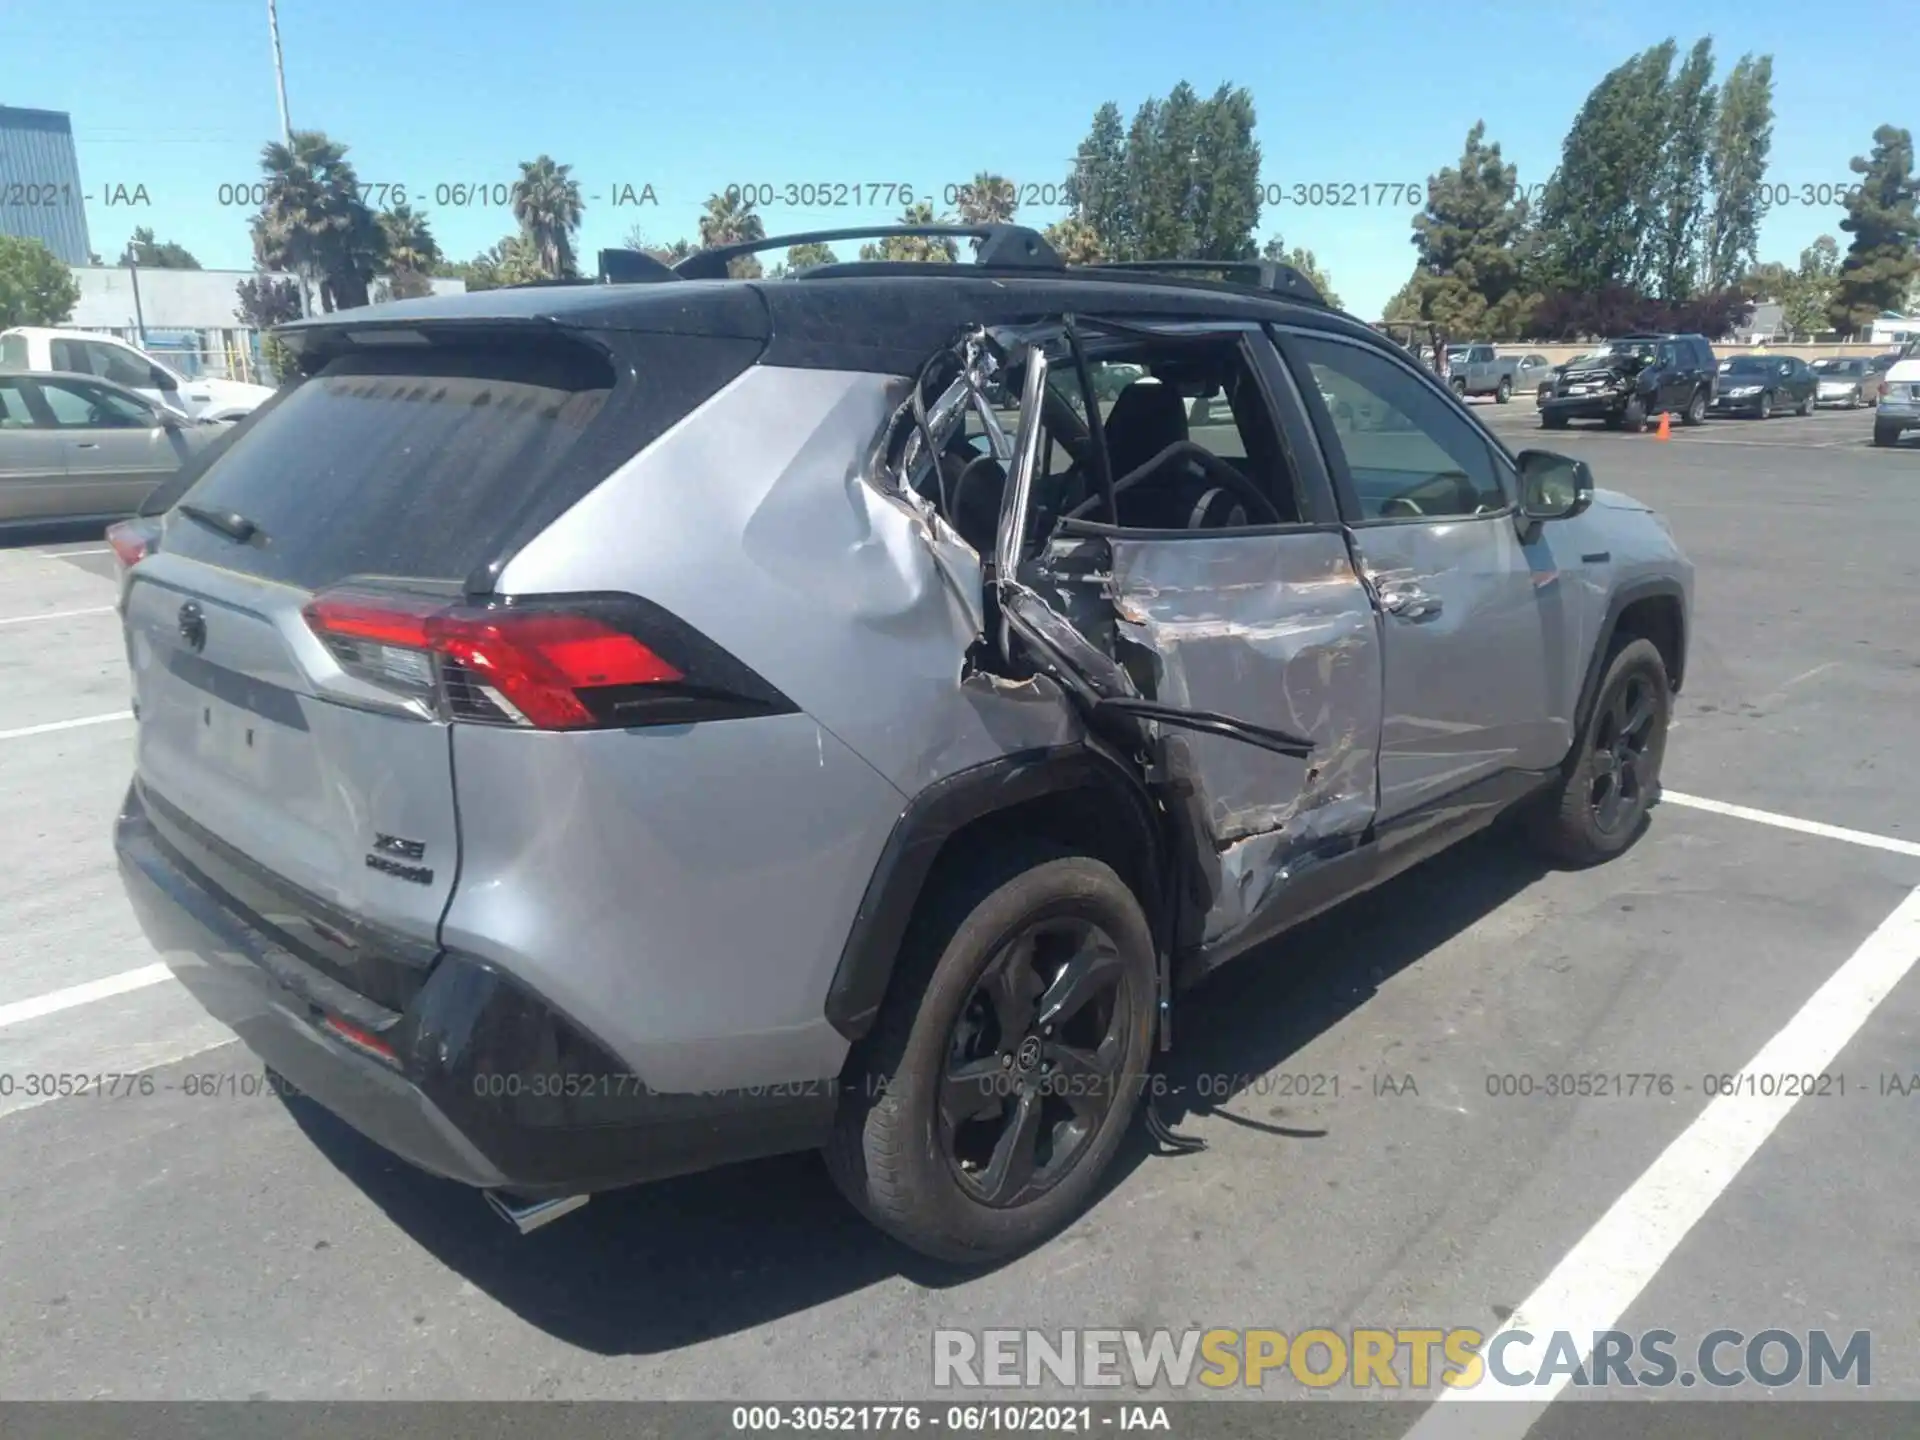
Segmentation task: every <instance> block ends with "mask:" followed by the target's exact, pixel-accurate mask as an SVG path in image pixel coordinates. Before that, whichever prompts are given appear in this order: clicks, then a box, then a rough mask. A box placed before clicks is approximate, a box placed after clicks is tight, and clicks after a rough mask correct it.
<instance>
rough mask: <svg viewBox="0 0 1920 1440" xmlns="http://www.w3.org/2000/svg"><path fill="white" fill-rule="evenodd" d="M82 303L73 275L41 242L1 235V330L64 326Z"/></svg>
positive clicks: (78, 287)
mask: <svg viewBox="0 0 1920 1440" xmlns="http://www.w3.org/2000/svg"><path fill="white" fill-rule="evenodd" d="M79 303H80V286H79V284H78V283H77V282H76V281H75V280H74V278H73V272H72V271H71V270H69V269H68V268H67V267H66V266H65V265H63V264H62V263H61V262H60V257H59V256H58V255H55V254H54V253H53V251H51V250H49V249H48V248H47V247H46V246H45V245H43V244H41V243H40V242H39V241H38V240H29V239H26V238H24V237H22V236H18V235H0V326H6V325H63V324H65V323H66V320H67V317H68V316H70V315H72V314H73V307H74V306H76V305H78V304H79Z"/></svg>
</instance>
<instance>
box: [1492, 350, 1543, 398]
mask: <svg viewBox="0 0 1920 1440" xmlns="http://www.w3.org/2000/svg"><path fill="white" fill-rule="evenodd" d="M1500 358H1501V359H1502V360H1511V361H1513V393H1514V394H1516V395H1531V394H1534V393H1536V392H1538V390H1539V389H1540V387H1541V386H1542V385H1544V384H1545V383H1546V380H1547V376H1548V374H1549V373H1551V371H1552V370H1553V362H1552V361H1551V360H1549V359H1547V357H1546V356H1544V355H1510V354H1503V355H1501V357H1500Z"/></svg>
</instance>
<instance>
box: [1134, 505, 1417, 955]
mask: <svg viewBox="0 0 1920 1440" xmlns="http://www.w3.org/2000/svg"><path fill="white" fill-rule="evenodd" d="M1112 552H1113V569H1112V581H1111V588H1112V595H1113V605H1114V610H1115V613H1116V615H1117V617H1118V628H1119V634H1120V638H1121V641H1122V644H1123V647H1124V645H1125V644H1126V643H1128V642H1131V643H1132V644H1135V645H1139V646H1142V647H1145V648H1146V649H1147V650H1149V651H1151V652H1152V654H1151V656H1150V657H1148V659H1147V662H1146V664H1147V668H1148V669H1149V670H1150V671H1151V673H1152V676H1153V687H1152V698H1154V699H1156V700H1158V701H1160V702H1161V703H1162V704H1167V705H1177V706H1181V707H1183V708H1190V709H1195V710H1210V711H1214V712H1216V713H1218V714H1222V715H1228V716H1231V717H1233V718H1235V719H1239V720H1247V721H1251V722H1253V723H1255V724H1260V725H1266V726H1269V727H1271V728H1274V729H1278V730H1284V731H1290V732H1293V733H1296V734H1299V735H1304V736H1306V737H1308V738H1310V739H1312V740H1313V741H1314V742H1315V749H1314V752H1313V754H1312V756H1311V757H1309V758H1308V759H1307V760H1304V761H1302V760H1294V759H1290V758H1288V757H1286V756H1284V755H1278V754H1275V753H1274V752H1272V751H1270V750H1263V749H1260V748H1258V747H1256V746H1253V745H1249V744H1246V743H1244V742H1242V741H1238V740H1233V739H1228V738H1225V737H1222V736H1215V735H1205V734H1200V733H1197V732H1192V731H1182V730H1177V729H1172V728H1169V729H1167V730H1166V732H1165V733H1166V736H1167V741H1168V744H1167V751H1168V757H1169V762H1170V764H1171V765H1172V766H1173V768H1174V770H1175V772H1176V773H1177V774H1179V775H1181V776H1182V777H1183V778H1185V779H1186V780H1188V781H1189V782H1191V784H1192V785H1193V787H1194V791H1195V802H1196V805H1197V808H1198V813H1199V816H1200V818H1201V821H1202V823H1203V825H1204V828H1205V830H1206V832H1207V833H1208V835H1209V836H1210V837H1211V839H1212V841H1213V847H1214V852H1215V853H1214V856H1213V859H1212V865H1213V867H1214V871H1215V873H1214V874H1213V875H1212V876H1210V877H1209V879H1210V881H1211V883H1212V895H1211V903H1210V906H1209V909H1208V914H1207V918H1206V921H1205V924H1204V929H1203V932H1202V935H1201V936H1200V937H1198V938H1201V939H1203V940H1204V941H1205V942H1206V943H1212V942H1215V941H1218V940H1222V939H1225V938H1228V937H1230V936H1231V935H1232V934H1234V933H1235V932H1236V931H1237V930H1239V929H1240V928H1241V927H1242V926H1243V925H1245V924H1246V922H1247V921H1248V919H1249V918H1251V917H1252V916H1253V915H1254V914H1255V913H1256V912H1257V911H1258V910H1259V909H1260V908H1261V907H1262V906H1263V905H1264V904H1265V902H1266V901H1267V900H1268V899H1269V898H1270V896H1271V895H1272V893H1273V892H1274V890H1275V888H1276V886H1278V885H1279V884H1282V883H1284V881H1283V880H1282V878H1281V877H1282V872H1283V871H1284V870H1285V869H1286V868H1287V867H1288V866H1289V865H1290V864H1292V863H1294V862H1295V861H1297V860H1299V859H1302V858H1304V857H1305V856H1307V855H1308V854H1310V853H1311V852H1312V851H1313V850H1314V849H1315V848H1316V847H1318V846H1319V845H1320V844H1322V843H1323V842H1324V841H1326V840H1328V839H1330V838H1333V837H1337V836H1344V835H1355V834H1358V833H1359V832H1361V831H1363V830H1365V829H1366V827H1367V825H1368V823H1369V822H1370V821H1371V819H1372V818H1373V813H1374V808H1375V805H1376V803H1377V799H1378V795H1377V790H1376V776H1377V762H1378V756H1379V745H1380V727H1379V719H1380V693H1381V663H1380V634H1379V629H1378V625H1377V621H1376V619H1375V614H1374V610H1373V607H1372V604H1371V602H1370V601H1369V599H1368V597H1367V593H1366V590H1365V588H1364V587H1363V586H1362V585H1361V582H1360V579H1359V577H1358V576H1357V575H1356V574H1355V573H1354V570H1353V565H1352V562H1351V560H1350V559H1349V557H1348V554H1347V548H1346V544H1345V541H1344V539H1343V537H1342V536H1340V535H1339V534H1337V533H1321V532H1314V533H1305V534H1297V535H1282V536H1273V535H1260V536H1223V537H1218V538H1206V539H1201V538H1194V539H1183V540H1178V541H1168V540H1127V539H1118V540H1115V541H1114V542H1113V546H1112ZM1203 863H1205V857H1203Z"/></svg>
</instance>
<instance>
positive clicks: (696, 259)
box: [603, 225, 1066, 280]
mask: <svg viewBox="0 0 1920 1440" xmlns="http://www.w3.org/2000/svg"><path fill="white" fill-rule="evenodd" d="M890 235H924V236H940V235H950V236H955V237H962V236H964V237H966V238H969V239H973V240H978V241H979V242H980V248H979V253H978V254H977V255H975V257H974V263H975V264H976V265H979V266H981V267H982V268H985V267H988V266H993V267H997V268H999V269H1003V270H1055V271H1057V270H1064V269H1065V268H1066V265H1065V263H1064V262H1063V261H1062V260H1061V259H1060V257H1059V256H1058V255H1057V254H1055V253H1054V249H1053V247H1052V246H1051V245H1049V244H1047V242H1046V240H1045V239H1044V238H1043V237H1042V236H1041V234H1040V232H1039V231H1037V230H1032V229H1029V228H1028V227H1027V226H1025V225H856V226H853V227H851V228H848V229H844V230H805V231H802V232H800V233H799V234H795V235H768V236H764V237H763V238H761V239H759V240H743V241H741V242H740V243H739V244H736V245H715V246H713V247H712V248H711V249H706V250H696V251H694V252H693V254H691V255H689V256H687V258H686V259H684V260H682V261H680V262H679V263H678V264H676V265H674V266H673V267H672V269H673V274H674V275H675V276H677V277H678V278H679V279H682V280H724V279H726V277H727V264H728V262H729V261H732V260H737V259H739V258H740V257H742V256H744V255H758V254H761V253H763V252H764V251H768V250H788V249H791V248H792V247H794V246H795V245H825V244H827V243H829V242H830V241H834V240H875V239H884V238H885V237H887V236H890ZM603 253H604V252H603Z"/></svg>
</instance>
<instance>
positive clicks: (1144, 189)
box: [1109, 100, 1160, 260]
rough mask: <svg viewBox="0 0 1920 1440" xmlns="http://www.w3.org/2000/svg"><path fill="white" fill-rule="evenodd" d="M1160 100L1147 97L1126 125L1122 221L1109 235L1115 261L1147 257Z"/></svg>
mask: <svg viewBox="0 0 1920 1440" xmlns="http://www.w3.org/2000/svg"><path fill="white" fill-rule="evenodd" d="M1159 130H1160V102H1159V101H1158V100H1148V101H1145V102H1144V103H1142V104H1141V106H1140V108H1139V109H1138V110H1136V111H1134V112H1133V122H1132V123H1131V124H1130V125H1129V126H1128V127H1127V143H1126V150H1125V152H1124V155H1125V158H1124V160H1123V161H1122V165H1121V180H1120V184H1121V188H1122V190H1123V191H1124V193H1125V194H1126V197H1127V199H1126V211H1125V214H1126V220H1125V223H1124V224H1123V226H1122V228H1121V229H1120V230H1118V231H1116V232H1115V233H1114V234H1113V235H1112V236H1111V237H1109V238H1110V239H1111V240H1112V242H1113V246H1114V254H1113V258H1114V259H1116V260H1149V259H1152V258H1154V256H1153V253H1152V252H1151V251H1150V250H1149V249H1148V243H1149V242H1148V239H1147V228H1148V225H1149V223H1150V222H1149V218H1148V217H1149V212H1150V210H1151V209H1152V207H1153V204H1154V195H1155V189H1154V172H1155V169H1156V165H1157V161H1158V157H1159V153H1160V151H1159V142H1158V134H1159Z"/></svg>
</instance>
